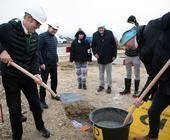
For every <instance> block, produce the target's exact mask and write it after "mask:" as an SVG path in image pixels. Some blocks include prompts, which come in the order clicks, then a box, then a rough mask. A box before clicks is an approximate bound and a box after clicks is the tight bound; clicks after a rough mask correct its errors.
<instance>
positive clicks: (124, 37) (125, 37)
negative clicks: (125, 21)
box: [120, 27, 137, 46]
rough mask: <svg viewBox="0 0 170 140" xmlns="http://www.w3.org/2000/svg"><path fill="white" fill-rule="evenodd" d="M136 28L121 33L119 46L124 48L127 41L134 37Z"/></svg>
mask: <svg viewBox="0 0 170 140" xmlns="http://www.w3.org/2000/svg"><path fill="white" fill-rule="evenodd" d="M136 33H137V28H136V27H133V28H131V29H130V30H128V31H126V32H124V33H123V35H122V38H121V39H120V46H124V45H125V44H126V43H127V42H128V41H129V40H131V39H132V38H133V37H134V36H136Z"/></svg>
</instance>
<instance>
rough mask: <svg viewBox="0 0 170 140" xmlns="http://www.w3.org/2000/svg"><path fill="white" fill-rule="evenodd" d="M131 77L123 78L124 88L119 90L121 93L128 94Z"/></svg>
mask: <svg viewBox="0 0 170 140" xmlns="http://www.w3.org/2000/svg"><path fill="white" fill-rule="evenodd" d="M130 88H131V79H127V78H125V89H124V90H123V91H122V92H120V94H121V95H125V94H130Z"/></svg>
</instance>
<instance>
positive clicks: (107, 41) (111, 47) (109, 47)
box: [92, 30, 117, 64]
mask: <svg viewBox="0 0 170 140" xmlns="http://www.w3.org/2000/svg"><path fill="white" fill-rule="evenodd" d="M92 50H93V54H94V55H96V54H98V55H99V59H98V60H97V61H98V63H99V64H108V63H111V62H113V60H112V58H113V57H116V56H117V46H116V41H115V38H114V35H113V33H112V31H109V30H105V31H104V35H103V36H101V35H100V33H99V32H98V31H97V32H95V33H94V34H93V40H92Z"/></svg>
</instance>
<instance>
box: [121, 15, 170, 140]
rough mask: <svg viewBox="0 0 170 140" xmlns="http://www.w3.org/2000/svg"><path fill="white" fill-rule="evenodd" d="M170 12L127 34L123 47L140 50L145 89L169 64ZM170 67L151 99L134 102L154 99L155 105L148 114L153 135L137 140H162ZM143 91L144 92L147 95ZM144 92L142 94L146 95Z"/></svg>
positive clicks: (169, 100) (169, 93)
mask: <svg viewBox="0 0 170 140" xmlns="http://www.w3.org/2000/svg"><path fill="white" fill-rule="evenodd" d="M169 39H170V12H169V13H167V14H165V15H163V16H162V17H161V18H158V19H155V20H151V21H150V22H149V23H148V24H147V25H143V26H139V27H138V29H137V30H135V31H134V32H132V31H127V32H125V33H124V34H123V36H122V39H121V44H124V45H125V46H126V47H127V48H132V49H133V48H136V47H138V49H139V57H140V59H141V61H142V62H143V63H144V66H145V68H146V71H147V74H148V79H147V81H146V84H145V86H144V89H146V87H147V86H148V85H149V84H150V82H151V81H152V80H153V79H154V77H155V76H156V75H157V73H158V72H159V71H160V70H161V69H162V67H163V66H164V65H165V63H166V62H167V61H168V60H169V59H170V45H169ZM169 85H170V67H168V68H167V70H166V71H165V72H164V73H163V75H162V76H161V77H160V78H159V79H158V81H157V83H155V85H154V86H153V87H152V88H151V89H150V91H149V92H148V93H147V95H146V96H145V97H144V98H143V100H140V99H139V98H137V99H136V100H135V102H134V104H135V105H136V107H139V106H140V105H142V103H143V101H147V100H148V99H149V97H150V96H151V95H154V96H153V99H152V104H151V106H150V108H149V110H148V116H149V133H148V135H147V136H142V137H141V136H139V137H138V136H137V137H135V138H134V140H158V137H159V128H160V115H161V113H162V112H163V111H164V110H165V109H166V108H167V107H168V106H169V105H170V86H169ZM144 89H143V90H142V92H143V91H144ZM142 92H141V93H140V94H142Z"/></svg>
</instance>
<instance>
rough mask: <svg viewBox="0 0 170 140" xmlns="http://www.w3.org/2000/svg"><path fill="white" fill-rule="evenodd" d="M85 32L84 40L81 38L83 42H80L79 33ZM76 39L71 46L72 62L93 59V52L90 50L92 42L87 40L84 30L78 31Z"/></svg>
mask: <svg viewBox="0 0 170 140" xmlns="http://www.w3.org/2000/svg"><path fill="white" fill-rule="evenodd" d="M80 33H81V34H84V38H83V40H81V43H79V42H78V35H79V34H80ZM75 37H76V38H75V40H74V41H73V42H72V44H71V48H70V62H73V61H75V62H80V63H83V62H87V61H91V59H92V58H91V53H90V52H88V51H90V44H89V42H88V41H87V40H86V34H85V33H84V32H83V31H78V32H77V33H76V35H75Z"/></svg>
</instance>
